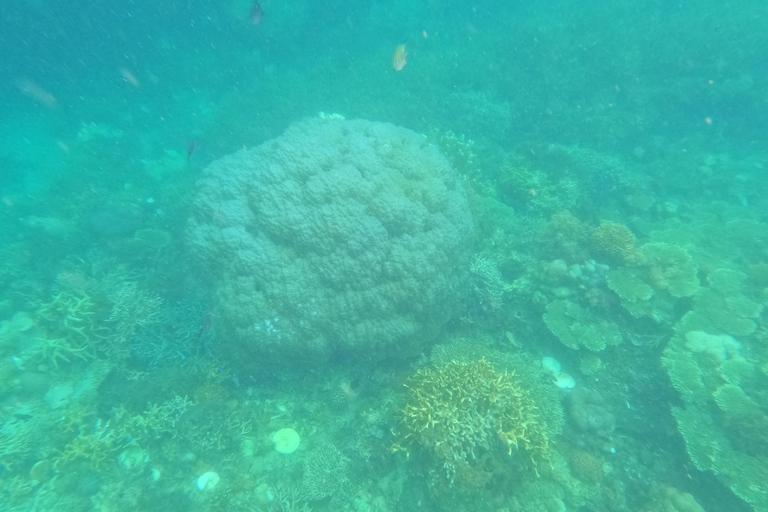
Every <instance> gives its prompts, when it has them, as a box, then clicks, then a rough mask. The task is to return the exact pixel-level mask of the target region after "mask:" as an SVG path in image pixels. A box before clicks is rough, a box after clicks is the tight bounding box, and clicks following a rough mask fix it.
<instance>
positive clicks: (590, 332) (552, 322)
mask: <svg viewBox="0 0 768 512" xmlns="http://www.w3.org/2000/svg"><path fill="white" fill-rule="evenodd" d="M544 322H545V323H546V324H547V327H549V330H550V331H552V333H553V334H554V335H555V336H557V337H558V338H559V339H560V341H561V342H562V343H563V344H564V345H565V346H567V347H569V348H572V349H574V350H579V349H581V348H585V349H587V350H591V351H593V352H599V351H600V350H603V349H605V347H606V346H608V345H618V344H619V343H621V341H622V336H621V332H620V331H619V329H618V327H617V326H616V324H614V323H613V322H611V321H609V320H606V319H603V318H600V317H599V316H597V315H594V314H593V313H591V312H590V311H588V310H586V309H584V308H583V307H581V306H580V305H579V304H577V303H575V302H572V301H568V300H555V301H552V302H550V303H549V304H548V305H547V311H546V313H544Z"/></svg>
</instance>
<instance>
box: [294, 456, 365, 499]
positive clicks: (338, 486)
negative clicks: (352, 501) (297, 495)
mask: <svg viewBox="0 0 768 512" xmlns="http://www.w3.org/2000/svg"><path fill="white" fill-rule="evenodd" d="M301 490H302V493H303V494H304V496H306V497H307V499H309V500H310V501H316V500H322V499H325V498H329V497H332V498H333V499H335V500H341V499H344V498H346V497H349V496H350V495H351V494H352V491H353V489H352V483H351V481H350V478H349V459H348V458H347V457H345V456H344V454H342V453H341V452H340V451H339V449H338V448H336V447H335V446H334V445H332V444H331V445H326V446H323V447H320V448H315V449H314V450H312V451H310V452H309V453H308V454H307V456H306V458H305V459H304V476H303V477H302V480H301Z"/></svg>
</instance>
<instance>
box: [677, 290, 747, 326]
mask: <svg viewBox="0 0 768 512" xmlns="http://www.w3.org/2000/svg"><path fill="white" fill-rule="evenodd" d="M679 327H680V328H681V329H682V330H684V331H692V330H701V331H707V332H710V333H724V334H729V335H731V336H748V335H750V334H752V333H753V332H755V329H757V324H756V323H755V321H754V320H752V319H751V318H748V317H744V316H741V315H740V314H739V312H738V311H734V310H733V309H732V308H731V307H730V306H729V302H728V298H727V296H724V295H723V294H721V293H720V292H718V291H716V290H713V289H712V288H702V289H700V290H699V292H698V293H697V294H696V295H695V296H694V297H693V310H692V311H689V312H688V313H686V315H685V316H684V317H683V318H682V320H681V322H680V326H679Z"/></svg>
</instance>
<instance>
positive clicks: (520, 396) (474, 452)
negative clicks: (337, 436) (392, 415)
mask: <svg viewBox="0 0 768 512" xmlns="http://www.w3.org/2000/svg"><path fill="white" fill-rule="evenodd" d="M406 388H407V390H408V391H407V398H406V404H405V407H404V408H403V410H402V412H401V422H402V425H403V432H402V435H401V436H400V440H399V442H398V443H397V444H396V445H395V446H394V447H393V449H394V450H405V451H406V452H410V450H412V449H414V448H416V447H418V448H420V449H423V450H425V451H427V452H429V453H430V454H431V455H432V456H433V457H434V458H435V459H437V460H438V461H439V462H440V464H441V465H442V466H443V467H444V468H445V469H446V472H447V476H448V478H449V479H451V480H453V479H454V478H455V477H459V476H465V475H467V474H475V475H477V474H479V473H478V472H480V473H482V471H483V470H482V468H480V467H478V466H477V464H478V462H477V461H478V460H480V459H481V456H483V455H485V454H488V455H489V456H491V457H494V456H496V457H499V456H504V455H508V454H509V455H511V454H513V453H515V452H518V451H519V452H522V453H525V455H526V458H527V460H528V461H529V462H530V464H531V466H532V469H533V470H534V471H536V472H537V473H538V468H540V467H541V465H542V464H547V465H548V464H549V461H550V456H549V448H548V442H549V434H548V430H547V427H546V425H545V424H544V422H543V421H542V420H541V419H540V416H539V413H538V407H537V406H536V404H535V403H534V401H533V400H532V398H531V396H530V393H529V392H528V391H527V390H526V389H524V388H522V387H521V386H520V383H519V381H518V379H517V378H516V377H515V375H514V373H507V372H496V371H495V370H494V369H493V366H492V365H491V364H490V363H489V362H488V361H486V360H485V359H480V360H478V361H472V362H459V361H453V362H449V363H446V364H442V365H439V366H435V367H434V368H422V369H421V370H418V371H417V372H416V374H415V375H413V376H412V377H411V378H410V379H409V380H408V382H407V383H406ZM457 470H460V471H461V474H460V475H459V474H457ZM462 481H463V479H462Z"/></svg>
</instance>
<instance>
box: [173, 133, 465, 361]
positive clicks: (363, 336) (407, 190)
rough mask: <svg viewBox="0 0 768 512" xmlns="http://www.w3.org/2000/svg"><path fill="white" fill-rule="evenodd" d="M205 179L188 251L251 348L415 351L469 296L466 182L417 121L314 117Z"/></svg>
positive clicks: (242, 343)
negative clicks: (412, 125) (414, 127)
mask: <svg viewBox="0 0 768 512" xmlns="http://www.w3.org/2000/svg"><path fill="white" fill-rule="evenodd" d="M197 189H198V193H197V198H196V199H195V202H194V205H193V208H192V215H191V218H190V219H189V228H188V231H187V239H188V242H189V248H190V252H191V254H192V255H193V257H194V259H195V262H196V264H197V266H198V269H199V270H200V271H201V273H202V274H204V275H206V276H209V277H210V279H209V283H208V285H209V286H210V287H211V288H212V289H213V291H214V293H215V298H216V302H217V316H218V317H219V318H220V319H221V325H222V327H223V329H225V330H226V331H227V334H228V335H229V337H230V341H229V344H228V345H229V347H230V348H231V349H232V350H234V351H239V352H240V353H245V354H246V355H247V356H248V360H254V361H255V360H258V359H263V358H264V357H269V358H270V361H273V362H274V361H275V360H279V359H282V360H284V361H285V360H291V361H292V362H296V361H297V360H302V359H303V360H305V361H311V362H313V363H316V362H317V360H318V358H320V359H323V358H328V357H330V356H331V355H332V354H334V353H344V354H346V355H351V356H355V355H358V356H365V357H366V358H375V359H377V358H384V357H392V356H401V355H404V354H416V353H418V352H419V351H420V350H421V348H422V347H423V346H424V345H425V344H427V343H429V342H430V341H431V340H432V339H434V337H435V336H436V335H437V334H438V333H439V331H440V329H441V327H442V326H443V325H444V324H445V323H446V322H447V321H448V319H449V318H450V317H451V316H452V315H453V314H454V313H456V312H457V311H458V310H459V307H460V305H461V302H462V301H463V300H464V297H463V294H462V293H460V290H462V289H464V288H463V282H464V280H465V279H466V277H467V275H468V267H469V265H468V263H469V257H470V253H469V244H468V243H467V242H468V241H470V240H471V238H472V236H473V230H474V228H473V221H472V217H471V214H470V212H469V209H468V203H467V198H466V194H465V191H464V188H463V185H462V183H461V181H460V180H459V178H458V176H457V175H456V174H455V173H454V171H453V170H452V169H451V167H450V165H449V164H448V162H447V161H446V160H445V158H444V157H443V156H442V155H441V154H440V153H439V152H438V151H437V149H435V148H434V147H432V146H430V145H428V144H427V142H426V140H425V139H424V137H422V136H420V135H418V134H416V133H414V132H411V131H409V130H406V129H403V128H398V127H396V126H393V125H390V124H384V123H373V122H368V121H362V120H358V121H345V120H339V119H308V120H305V121H302V122H299V123H295V124H293V125H292V126H291V127H289V128H288V130H287V131H286V132H285V133H284V134H283V135H282V136H281V137H278V138H277V139H275V140H272V141H269V142H266V143H265V144H262V145H261V146H259V147H257V148H255V149H253V150H249V151H240V152H238V153H235V154H232V155H229V156H226V157H224V158H221V159H219V160H217V161H215V162H213V163H212V164H211V165H210V166H209V167H208V169H207V170H206V171H205V174H204V177H203V178H202V179H201V180H200V181H199V182H198V186H197Z"/></svg>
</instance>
